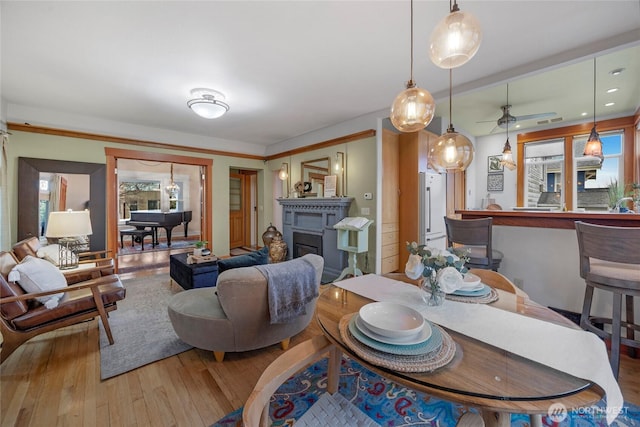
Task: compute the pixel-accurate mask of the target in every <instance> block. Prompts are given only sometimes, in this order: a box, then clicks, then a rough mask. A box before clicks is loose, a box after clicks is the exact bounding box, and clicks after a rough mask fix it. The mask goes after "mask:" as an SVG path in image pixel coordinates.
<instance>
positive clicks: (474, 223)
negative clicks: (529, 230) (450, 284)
mask: <svg viewBox="0 0 640 427" xmlns="http://www.w3.org/2000/svg"><path fill="white" fill-rule="evenodd" d="M444 223H445V228H446V230H447V242H448V246H450V247H451V246H452V247H455V248H460V249H467V250H468V251H469V261H468V262H467V264H466V266H467V268H481V269H485V270H493V271H498V268H499V267H500V263H501V262H502V258H503V254H502V252H500V251H498V250H496V249H493V243H492V241H493V235H492V233H493V228H492V225H493V218H491V217H488V218H480V219H454V218H449V217H445V218H444Z"/></svg>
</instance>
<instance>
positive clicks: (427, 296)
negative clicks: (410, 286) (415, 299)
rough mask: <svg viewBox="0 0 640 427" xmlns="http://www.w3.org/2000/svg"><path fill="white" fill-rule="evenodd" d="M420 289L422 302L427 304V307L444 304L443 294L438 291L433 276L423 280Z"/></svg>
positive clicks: (437, 285) (436, 282) (440, 290)
mask: <svg viewBox="0 0 640 427" xmlns="http://www.w3.org/2000/svg"><path fill="white" fill-rule="evenodd" d="M434 273H435V272H434ZM420 289H421V290H422V300H423V301H424V302H425V303H427V305H428V306H430V307H437V306H440V305H442V304H443V303H444V299H445V298H444V297H445V293H444V291H443V290H442V289H440V285H439V284H438V279H436V275H435V274H433V275H432V276H431V277H425V278H423V280H422V282H421V283H420Z"/></svg>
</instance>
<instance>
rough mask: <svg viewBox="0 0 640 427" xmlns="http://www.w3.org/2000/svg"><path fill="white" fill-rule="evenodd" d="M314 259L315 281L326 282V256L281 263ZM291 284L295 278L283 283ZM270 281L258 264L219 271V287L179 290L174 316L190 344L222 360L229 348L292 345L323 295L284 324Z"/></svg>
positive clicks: (174, 322)
mask: <svg viewBox="0 0 640 427" xmlns="http://www.w3.org/2000/svg"><path fill="white" fill-rule="evenodd" d="M301 259H304V260H305V261H308V262H309V263H310V264H311V265H312V266H313V270H314V273H315V278H314V286H315V287H316V289H317V288H319V287H320V279H321V276H322V269H323V266H324V259H323V258H322V257H321V256H318V255H315V254H307V255H304V256H303V257H301V258H296V259H293V260H289V261H285V262H283V263H278V264H275V265H279V266H283V265H285V264H288V263H289V265H291V264H290V263H297V262H299V261H300V260H301ZM276 285H278V286H282V287H289V286H290V285H291V283H287V282H278V283H276ZM268 286H269V284H268V280H267V279H266V277H265V276H264V275H263V274H262V273H261V272H260V271H259V270H258V268H257V267H239V268H233V269H230V270H226V271H224V272H222V273H221V274H220V275H219V276H218V282H217V286H216V287H215V288H198V289H190V290H187V291H184V292H180V293H178V294H176V295H174V296H173V297H172V299H171V301H170V302H169V308H168V311H169V319H171V324H172V326H173V329H174V330H175V332H176V334H177V335H178V337H179V338H180V339H181V340H182V341H184V342H186V343H187V344H189V345H192V346H194V347H197V348H201V349H204V350H209V351H213V353H214V356H215V358H216V360H217V361H219V362H221V361H222V360H223V359H224V354H225V352H229V351H231V352H240V351H248V350H255V349H259V348H263V347H267V346H270V345H272V344H276V343H280V344H281V346H282V348H283V349H284V350H286V349H287V348H288V346H289V340H290V338H291V337H292V336H294V335H296V334H298V333H300V332H301V331H302V330H304V329H305V328H306V327H307V326H308V325H309V323H310V322H311V319H312V318H313V314H314V311H315V307H316V301H317V297H315V298H313V300H310V301H309V302H308V303H306V304H305V305H304V308H305V312H306V314H300V315H298V316H297V317H294V318H292V319H290V321H288V322H284V323H272V321H271V320H273V317H270V308H269V298H268Z"/></svg>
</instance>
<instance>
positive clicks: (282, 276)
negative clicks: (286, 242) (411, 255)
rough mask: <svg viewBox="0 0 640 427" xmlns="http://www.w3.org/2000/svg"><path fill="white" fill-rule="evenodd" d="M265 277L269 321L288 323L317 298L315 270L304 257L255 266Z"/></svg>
mask: <svg viewBox="0 0 640 427" xmlns="http://www.w3.org/2000/svg"><path fill="white" fill-rule="evenodd" d="M255 268H257V269H258V271H260V273H262V275H263V276H264V277H265V278H266V279H267V289H268V297H269V314H270V315H271V323H272V324H274V323H287V322H290V321H292V320H293V319H295V318H296V317H298V316H301V315H304V314H306V310H305V305H306V304H307V303H309V302H310V301H312V300H313V299H314V298H317V297H318V285H317V283H316V269H315V268H314V267H313V265H311V263H310V262H308V261H307V260H305V259H302V258H296V259H293V260H291V261H287V262H283V263H277V264H265V265H256V266H255Z"/></svg>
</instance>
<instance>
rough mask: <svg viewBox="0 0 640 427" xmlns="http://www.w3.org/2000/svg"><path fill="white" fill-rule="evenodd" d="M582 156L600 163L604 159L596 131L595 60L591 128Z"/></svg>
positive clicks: (594, 61) (594, 60)
mask: <svg viewBox="0 0 640 427" xmlns="http://www.w3.org/2000/svg"><path fill="white" fill-rule="evenodd" d="M583 155H584V156H592V157H598V158H600V161H602V160H603V159H604V155H603V154H602V141H601V140H600V135H598V132H597V131H596V58H593V127H592V128H591V134H590V135H589V139H588V140H587V144H586V145H585V146H584V153H583Z"/></svg>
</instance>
